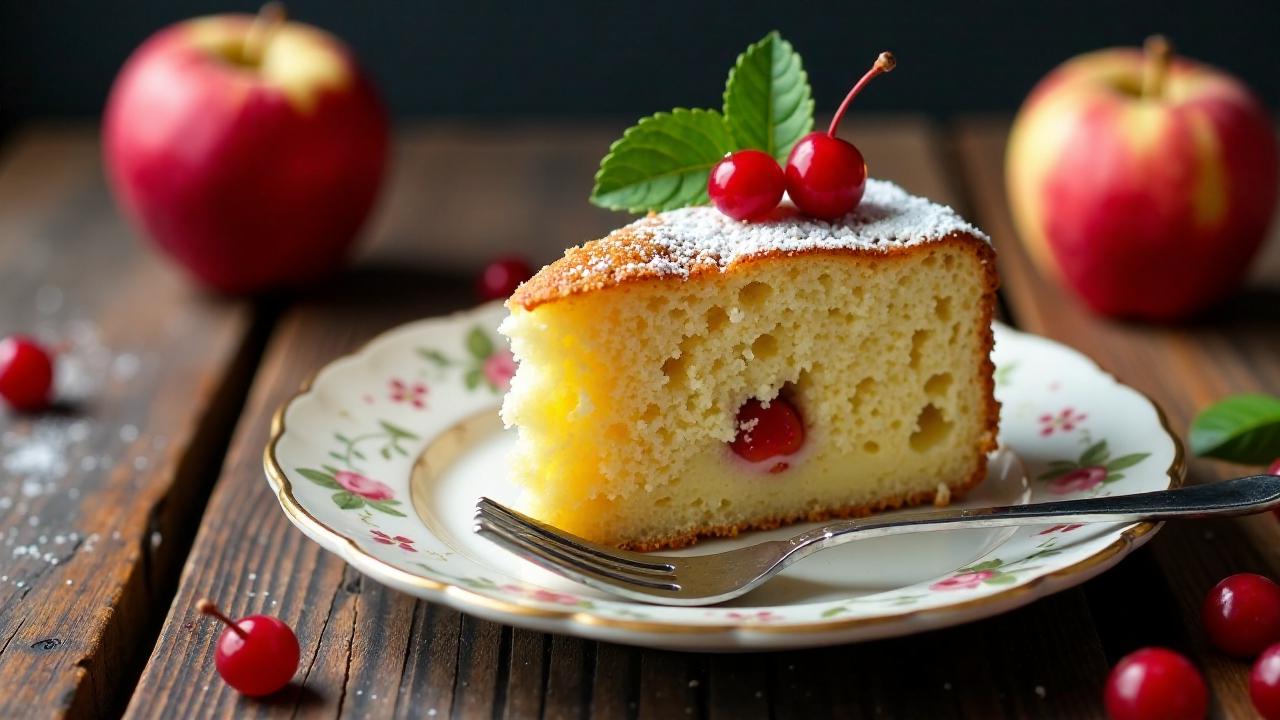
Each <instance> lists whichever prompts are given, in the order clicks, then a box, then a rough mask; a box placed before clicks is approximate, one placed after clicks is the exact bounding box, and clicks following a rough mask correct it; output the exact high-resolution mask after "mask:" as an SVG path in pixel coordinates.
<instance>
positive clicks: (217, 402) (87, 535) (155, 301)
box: [0, 128, 256, 717]
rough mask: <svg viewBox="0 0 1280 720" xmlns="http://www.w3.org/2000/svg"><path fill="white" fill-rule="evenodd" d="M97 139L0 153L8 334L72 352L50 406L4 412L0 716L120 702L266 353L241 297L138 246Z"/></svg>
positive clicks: (3, 318)
mask: <svg viewBox="0 0 1280 720" xmlns="http://www.w3.org/2000/svg"><path fill="white" fill-rule="evenodd" d="M99 157H100V150H99V148H98V144H97V139H96V134H95V133H94V132H92V131H90V130H87V129H83V128H80V129H76V128H62V129H57V128H52V129H35V130H28V131H25V132H20V133H18V134H17V135H16V136H15V137H14V138H13V140H12V142H11V143H10V145H9V146H8V147H7V148H6V149H5V152H4V153H3V159H2V160H0V334H7V333H9V332H27V333H34V334H37V335H38V336H40V337H41V338H43V339H45V340H46V341H48V342H52V343H54V344H56V345H58V346H60V347H61V349H62V354H61V357H60V358H59V360H58V363H59V369H58V371H59V375H60V377H59V388H60V390H61V391H64V392H66V393H69V397H67V398H66V399H65V401H64V402H63V403H61V404H60V405H59V406H58V407H57V408H55V409H54V410H52V411H49V412H46V413H43V414H40V415H36V416H19V415H13V414H5V413H3V412H0V438H2V439H0V467H2V468H3V470H2V471H0V532H2V533H3V543H4V544H3V548H0V717H16V716H20V715H21V716H25V715H28V714H30V713H31V712H33V711H38V712H39V713H40V714H42V715H52V716H70V717H97V716H101V715H110V714H112V712H113V711H114V710H115V709H116V708H118V707H119V706H121V705H122V704H123V702H124V700H125V699H126V696H127V692H128V690H129V688H130V687H131V686H132V684H133V681H134V678H136V677H137V673H138V672H139V671H140V669H141V665H142V662H143V661H144V660H145V659H146V657H147V654H148V653H149V651H150V649H151V641H152V638H153V637H154V633H155V632H156V631H157V629H158V622H157V621H158V619H159V617H160V616H162V614H163V612H164V610H165V608H167V607H168V605H169V598H170V594H171V592H172V586H173V585H174V583H175V582H176V579H177V574H178V570H179V568H180V566H181V560H182V558H183V556H184V554H185V548H186V546H187V544H188V543H189V542H190V539H191V536H192V535H193V534H194V533H193V530H194V521H195V519H196V518H197V517H198V516H199V512H200V509H201V507H202V506H203V503H204V498H205V496H206V494H207V493H208V491H209V488H210V487H211V484H212V481H213V479H214V477H215V475H216V468H217V465H218V462H219V461H220V459H221V454H222V452H223V449H224V448H225V446H226V441H227V436H228V435H229V432H230V428H231V427H232V426H233V423H234V419H235V416H236V414H237V413H238V410H239V404H240V399H241V398H242V397H243V392H244V389H245V388H247V386H248V382H249V373H248V371H249V370H250V369H251V367H252V365H253V363H254V362H255V358H256V351H255V350H254V347H253V346H254V343H255V342H256V341H254V340H252V339H251V335H252V333H251V326H252V314H251V311H250V308H249V307H248V306H247V305H244V304H241V303H234V302H216V301H212V300H210V299H208V298H205V297H201V296H199V295H197V294H195V293H194V292H192V291H191V290H190V289H189V288H188V286H187V283H186V282H185V281H184V280H183V279H182V278H180V277H179V276H178V275H177V273H176V272H175V271H173V270H171V269H170V268H168V267H166V266H165V265H164V264H163V263H162V262H161V261H160V260H159V259H158V258H156V257H155V256H154V255H153V253H151V252H150V251H148V249H147V248H145V247H144V246H143V245H141V244H140V243H139V242H138V241H137V239H136V238H135V236H134V233H133V232H132V231H131V230H129V229H128V228H127V227H126V226H125V224H124V222H123V221H122V220H121V218H120V217H119V216H118V214H117V212H116V210H115V207H114V205H113V203H112V201H111V199H110V197H109V196H108V193H107V189H106V187H105V185H104V182H103V180H102V168H101V167H100V164H99Z"/></svg>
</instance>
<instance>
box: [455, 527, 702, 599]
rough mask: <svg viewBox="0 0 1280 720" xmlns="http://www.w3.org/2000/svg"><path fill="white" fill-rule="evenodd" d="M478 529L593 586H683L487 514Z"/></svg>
mask: <svg viewBox="0 0 1280 720" xmlns="http://www.w3.org/2000/svg"><path fill="white" fill-rule="evenodd" d="M475 531H476V532H477V533H479V534H481V535H484V536H486V537H488V538H489V539H490V540H493V541H494V542H496V543H498V544H500V545H502V546H504V547H506V548H507V549H508V550H511V551H513V552H515V553H516V554H517V555H519V556H521V557H523V558H525V559H526V560H528V561H530V562H532V563H534V564H535V565H538V566H539V567H542V568H544V569H546V570H550V571H551V572H554V573H556V574H557V575H563V576H564V577H567V578H569V579H570V580H574V581H577V582H580V583H585V584H587V585H590V586H592V587H598V588H601V589H604V590H607V591H610V592H618V591H625V592H629V593H637V592H638V593H646V592H650V591H653V590H666V591H670V592H678V591H679V590H680V586H679V585H677V584H676V583H674V582H657V581H655V580H654V579H652V578H649V577H645V576H640V575H628V574H627V573H625V572H622V571H619V570H614V569H612V568H608V567H603V566H600V565H594V564H592V563H591V562H590V561H588V560H586V559H584V558H583V557H581V556H579V555H572V554H569V553H565V552H562V551H561V550H559V549H557V548H555V547H549V546H546V545H542V544H539V543H538V542H537V541H536V539H535V538H531V537H529V536H528V535H522V534H519V533H516V532H513V531H511V530H509V529H507V528H506V527H504V526H502V525H498V524H495V523H493V522H492V521H490V520H489V519H488V518H479V519H477V520H476V525H475Z"/></svg>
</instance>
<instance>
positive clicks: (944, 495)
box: [933, 483, 951, 507]
mask: <svg viewBox="0 0 1280 720" xmlns="http://www.w3.org/2000/svg"><path fill="white" fill-rule="evenodd" d="M950 504H951V488H949V487H947V484H946V483H938V492H937V493H936V494H935V495H934V496H933V506H934V507H946V506H948V505H950Z"/></svg>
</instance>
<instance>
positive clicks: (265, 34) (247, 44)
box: [240, 1, 287, 65]
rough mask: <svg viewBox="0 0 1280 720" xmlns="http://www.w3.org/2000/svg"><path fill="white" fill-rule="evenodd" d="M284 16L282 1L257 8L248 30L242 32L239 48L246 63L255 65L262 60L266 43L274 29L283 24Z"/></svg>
mask: <svg viewBox="0 0 1280 720" xmlns="http://www.w3.org/2000/svg"><path fill="white" fill-rule="evenodd" d="M286 16H287V14H286V13H285V9H284V3H282V2H274V1H273V2H269V3H267V4H266V5H263V6H262V8H261V9H260V10H258V15H257V17H255V18H254V19H253V24H252V25H250V26H249V32H247V33H245V34H244V46H243V47H242V48H241V50H240V52H241V54H242V55H243V56H244V61H245V62H246V63H248V64H249V65H257V64H258V63H259V62H261V61H262V55H263V53H265V52H266V51H267V43H269V42H270V41H271V36H272V35H274V34H275V32H276V30H279V29H280V26H281V25H282V24H284V21H285V17H286Z"/></svg>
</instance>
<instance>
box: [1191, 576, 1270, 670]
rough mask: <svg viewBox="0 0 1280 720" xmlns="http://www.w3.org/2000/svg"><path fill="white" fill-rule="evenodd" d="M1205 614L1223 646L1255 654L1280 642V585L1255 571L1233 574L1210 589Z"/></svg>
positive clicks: (1246, 655) (1214, 639) (1226, 649)
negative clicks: (1254, 572) (1256, 573)
mask: <svg viewBox="0 0 1280 720" xmlns="http://www.w3.org/2000/svg"><path fill="white" fill-rule="evenodd" d="M1201 618H1202V622H1204V629H1205V632H1206V633H1208V635H1209V639H1210V640H1211V641H1212V642H1213V644H1214V645H1215V646H1217V648H1218V649H1219V650H1221V651H1223V652H1225V653H1227V654H1228V655H1235V656H1236V657H1244V658H1251V657H1254V656H1256V655H1257V654H1258V653H1260V652H1262V651H1263V650H1264V649H1266V648H1267V647H1268V646H1270V645H1272V644H1273V643H1276V642H1280V585H1276V584H1275V583H1274V582H1271V580H1269V579H1267V578H1265V577H1263V576H1261V575H1255V574H1253V573H1239V574H1236V575H1232V576H1230V577H1228V578H1226V579H1225V580H1223V581H1222V582H1220V583H1218V584H1217V585H1215V586H1214V587H1213V589H1212V590H1210V591H1209V595H1208V597H1206V598H1205V600H1204V607H1203V609H1202V611H1201Z"/></svg>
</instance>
